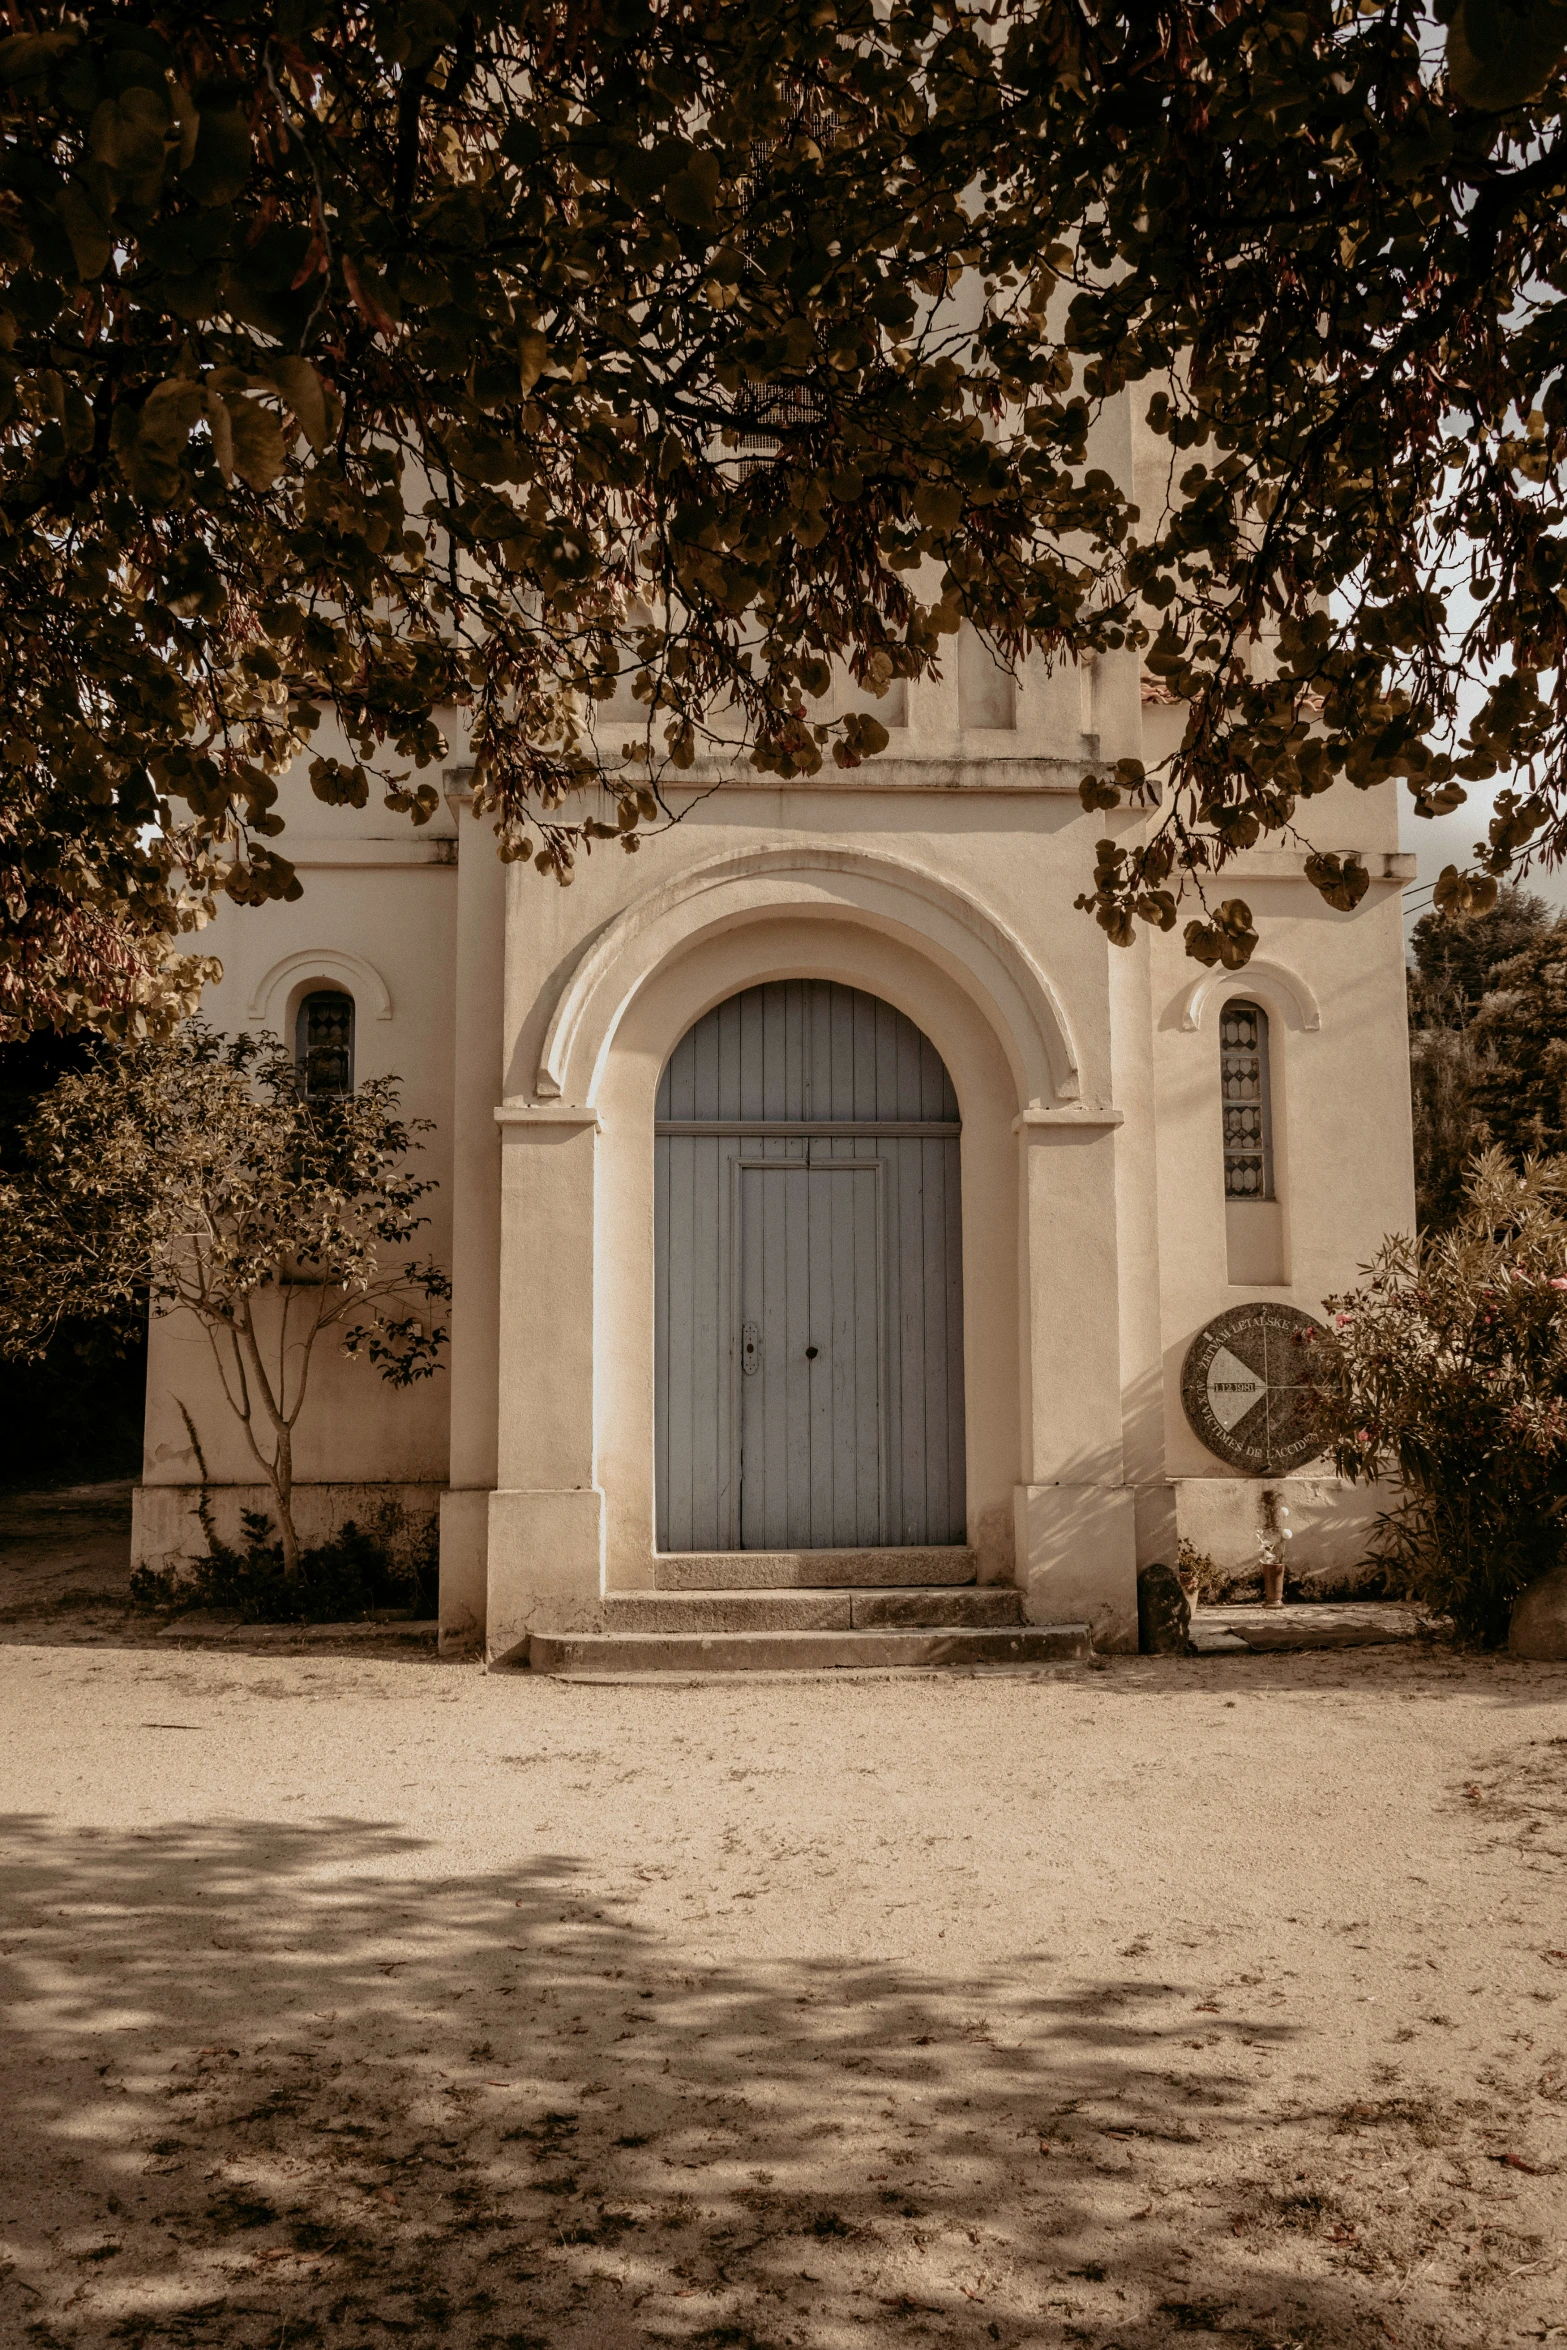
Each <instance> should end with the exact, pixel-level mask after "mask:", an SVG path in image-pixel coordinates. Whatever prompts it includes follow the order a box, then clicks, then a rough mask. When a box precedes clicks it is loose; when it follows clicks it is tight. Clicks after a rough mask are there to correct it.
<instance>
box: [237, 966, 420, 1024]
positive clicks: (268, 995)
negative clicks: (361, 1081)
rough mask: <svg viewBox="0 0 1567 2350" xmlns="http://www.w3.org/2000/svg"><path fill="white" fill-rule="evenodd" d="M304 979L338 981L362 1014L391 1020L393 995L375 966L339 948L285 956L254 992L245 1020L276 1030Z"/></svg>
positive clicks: (257, 985)
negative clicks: (295, 991) (292, 993)
mask: <svg viewBox="0 0 1567 2350" xmlns="http://www.w3.org/2000/svg"><path fill="white" fill-rule="evenodd" d="M301 979H335V980H337V982H338V983H339V985H340V986H342V987H344V988H346V989H347V991H348V993H349V994H350V995H351V996H352V997H353V999H354V1002H355V1004H356V1006H357V1007H358V1009H359V1010H360V1012H362V1013H363V1012H369V1013H370V1014H371V1015H372V1017H373V1018H375V1019H377V1020H390V1018H391V1017H392V991H391V989H390V988H389V987H388V986H387V984H386V981H385V980H384V979H383V978H382V977H381V974H380V972H379V971H378V970H377V969H376V967H375V965H374V964H373V963H367V962H366V961H365V959H364V957H363V956H362V955H345V954H343V953H342V951H341V950H340V949H339V948H337V947H323V948H321V949H320V950H319V951H317V950H316V949H314V948H311V949H310V950H308V951H307V952H305V953H302V954H297V955H285V956H284V957H283V960H282V962H281V963H274V964H273V966H272V968H271V970H270V971H269V972H268V973H267V975H266V977H265V978H264V979H261V980H258V981H257V983H256V985H255V987H254V989H253V990H252V992H251V998H250V1004H249V1007H248V1008H247V1011H246V1014H245V1017H246V1019H247V1020H253V1021H255V1022H256V1023H257V1025H258V1026H260V1027H263V1028H276V1027H277V1026H278V1023H279V1021H280V1020H281V1018H282V1016H283V1012H284V1010H285V1008H286V1007H287V1003H288V998H289V995H290V993H291V991H292V990H293V988H294V987H295V986H296V985H297V983H298V982H299V981H300V980H301Z"/></svg>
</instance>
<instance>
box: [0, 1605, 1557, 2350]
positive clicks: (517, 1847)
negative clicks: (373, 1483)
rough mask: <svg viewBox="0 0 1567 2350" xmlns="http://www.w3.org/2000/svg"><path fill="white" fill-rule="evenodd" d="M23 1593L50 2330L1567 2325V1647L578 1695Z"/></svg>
mask: <svg viewBox="0 0 1567 2350" xmlns="http://www.w3.org/2000/svg"><path fill="white" fill-rule="evenodd" d="M101 1566H102V1562H100V1563H99V1566H98V1567H94V1568H93V1569H92V1570H91V1573H92V1574H93V1575H99V1576H101ZM75 1571H76V1570H73V1572H75ZM78 1581H79V1583H80V1585H81V1587H83V1588H86V1587H89V1582H90V1577H89V1571H88V1569H87V1568H82V1569H81V1570H80V1573H79V1576H78ZM91 1587H93V1588H102V1589H104V1590H105V1592H106V1595H107V1593H108V1591H109V1590H110V1588H111V1586H110V1585H108V1584H104V1583H103V1582H102V1581H101V1580H100V1581H99V1582H98V1583H95V1584H92V1585H91ZM30 1588H31V1587H30ZM12 1591H13V1595H14V1596H15V1598H16V1601H17V1604H15V1605H13V1606H12V1607H11V1608H10V1609H8V1610H6V1611H5V1614H6V1618H7V1619H8V1620H5V1621H4V1622H0V1723H3V1725H4V1730H5V1736H4V1739H3V1742H0V1778H3V1782H4V1784H3V1789H0V1810H3V1811H4V1812H5V1814H6V1815H7V1818H6V1821H5V1834H4V1850H3V1854H0V1860H3V1885H4V1890H3V1896H0V1959H3V1972H4V1980H5V1985H6V1989H5V1998H6V2011H5V2012H6V2026H7V2029H6V2033H5V2036H4V2042H3V2047H0V2066H3V2078H0V2122H3V2128H0V2342H3V2343H4V2344H5V2345H6V2350H9V2346H10V2345H11V2344H12V2343H15V2344H16V2345H18V2350H23V2346H32V2345H36V2346H38V2350H55V2346H63V2345H80V2346H81V2350H97V2346H98V2345H100V2344H102V2345H106V2346H107V2345H111V2344H115V2345H117V2344H122V2343H125V2344H132V2345H142V2344H146V2345H149V2346H150V2345H162V2344H165V2343H168V2344H180V2345H203V2346H205V2345H211V2346H212V2350H303V2346H304V2345H308V2344H324V2345H330V2346H332V2350H338V2346H339V2345H341V2346H342V2350H386V2346H387V2345H395V2344H397V2343H398V2342H402V2341H406V2342H409V2343H411V2344H416V2345H419V2346H420V2350H422V2346H423V2345H425V2344H437V2343H449V2344H451V2345H453V2346H454V2350H457V2346H461V2350H467V2346H469V2345H472V2346H473V2350H590V2346H591V2350H619V2346H620V2345H627V2346H630V2345H634V2344H636V2345H640V2344H643V2343H648V2344H654V2343H657V2344H663V2343H671V2344H685V2343H689V2344H694V2345H703V2346H704V2350H708V2346H711V2350H720V2346H724V2345H729V2346H732V2350H748V2346H749V2350H785V2346H790V2350H840V2346H843V2350H849V2346H851V2345H852V2346H859V2345H867V2346H879V2345H882V2344H888V2345H891V2344H904V2343H908V2344H939V2343H954V2344H965V2345H967V2344H972V2345H974V2346H975V2350H982V2346H984V2345H987V2344H989V2343H991V2342H1001V2343H1008V2344H1014V2345H1023V2344H1029V2345H1050V2346H1052V2350H1054V2346H1055V2345H1058V2344H1068V2343H1084V2344H1089V2345H1093V2346H1094V2350H1149V2346H1151V2345H1155V2344H1159V2345H1163V2344H1166V2343H1173V2342H1181V2343H1184V2342H1186V2341H1187V2340H1192V2341H1193V2342H1200V2341H1202V2340H1203V2339H1217V2340H1219V2341H1221V2342H1223V2343H1226V2344H1230V2345H1249V2346H1254V2350H1264V2346H1267V2350H1284V2345H1289V2344H1293V2345H1307V2344H1310V2345H1322V2346H1323V2350H1359V2346H1360V2345H1369V2344H1378V2345H1380V2344H1383V2343H1387V2342H1392V2343H1397V2344H1404V2345H1424V2346H1428V2350H1437V2346H1445V2345H1449V2344H1451V2345H1459V2344H1463V2345H1470V2344H1474V2345H1485V2346H1486V2350H1491V2346H1493V2345H1502V2344H1508V2343H1512V2342H1515V2341H1547V2340H1550V2339H1560V2340H1567V2290H1564V2275H1567V2251H1564V2237H1567V2230H1564V2227H1563V2218H1564V2211H1563V2203H1564V2180H1567V1668H1559V1667H1551V1666H1520V1665H1513V1664H1509V1663H1507V1662H1506V1661H1505V1660H1468V1661H1465V1660H1456V1659H1451V1658H1448V1657H1445V1656H1442V1655H1440V1654H1433V1653H1431V1652H1427V1651H1422V1652H1419V1653H1412V1652H1409V1651H1404V1650H1381V1651H1377V1650H1372V1651H1363V1652H1360V1653H1351V1654H1345V1655H1323V1656H1316V1655H1313V1656H1290V1657H1277V1658H1260V1657H1222V1658H1212V1659H1196V1660H1187V1661H1175V1660H1170V1661H1164V1660H1158V1661H1156V1660H1152V1659H1148V1660H1136V1659H1127V1660H1124V1661H1117V1662H1115V1663H1114V1664H1111V1665H1107V1666H1105V1667H1103V1668H1095V1669H1091V1670H1076V1671H1072V1670H1064V1671H1059V1672H1055V1673H1041V1674H1036V1675H1016V1676H1002V1675H998V1676H992V1677H982V1678H961V1677H960V1678H953V1679H950V1680H932V1679H922V1680H915V1681H909V1682H902V1683H900V1682H897V1681H895V1680H877V1681H853V1682H834V1681H832V1680H830V1679H821V1680H800V1681H798V1682H793V1683H770V1684H768V1685H766V1686H746V1685H743V1684H736V1683H733V1682H729V1683H723V1684H715V1685H712V1686H710V1687H699V1688H684V1689H670V1688H637V1687H635V1686H629V1687H628V1686H618V1687H572V1686H563V1685H561V1684H559V1683H553V1682H550V1681H548V1680H540V1681H533V1680H531V1679H529V1678H528V1677H527V1676H525V1675H519V1676H493V1677H486V1676H485V1675H484V1674H483V1673H482V1672H480V1671H479V1670H478V1669H477V1668H476V1667H473V1666H471V1665H454V1664H440V1663H437V1662H436V1661H435V1660H434V1659H433V1658H428V1657H424V1656H395V1655H391V1654H387V1655H374V1654H368V1655H367V1654H354V1655H346V1654H345V1655H341V1656H338V1655H311V1654H302V1655H292V1654H291V1655H287V1656H252V1655H243V1654H232V1653H222V1654H213V1653H209V1652H197V1651H179V1652H176V1653H172V1654H171V1653H170V1651H169V1645H168V1644H167V1643H164V1644H163V1646H162V1648H161V1649H160V1648H158V1647H156V1646H152V1645H146V1644H138V1643H140V1642H141V1638H142V1636H141V1634H140V1633H139V1632H137V1631H136V1630H135V1629H134V1627H132V1628H130V1629H129V1630H127V1629H126V1628H125V1627H124V1626H123V1625H121V1624H120V1623H119V1619H118V1618H117V1616H116V1613H115V1610H114V1608H113V1607H111V1606H110V1604H109V1599H108V1597H107V1596H106V1597H105V1599H104V1601H103V1602H102V1603H101V1604H98V1605H97V1606H95V1607H94V1606H88V1607H84V1606H80V1605H78V1606H76V1607H74V1608H72V1607H66V1608H64V1609H61V1608H59V1607H57V1606H56V1605H55V1604H54V1602H53V1600H51V1599H50V1598H49V1596H48V1594H47V1593H46V1592H45V1591H44V1589H43V1587H42V1585H39V1586H38V1587H37V1589H36V1591H34V1594H33V1597H34V1601H35V1604H34V1605H33V1606H32V1608H31V1611H30V1612H29V1609H28V1607H27V1606H25V1605H22V1604H21V1603H20V1595H19V1594H16V1593H15V1586H14V1585H13V1586H12ZM117 1626H118V1627H119V1628H117Z"/></svg>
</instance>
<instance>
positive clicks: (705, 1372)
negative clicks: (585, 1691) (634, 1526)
mask: <svg viewBox="0 0 1567 2350" xmlns="http://www.w3.org/2000/svg"><path fill="white" fill-rule="evenodd" d="M959 1131H960V1130H959V1120H958V1105H957V1097H956V1094H955V1093H954V1091H953V1087H952V1081H951V1079H950V1077H949V1076H948V1074H947V1071H946V1068H945V1066H944V1065H943V1063H942V1060H941V1058H940V1055H939V1054H938V1053H937V1052H936V1050H935V1048H934V1046H933V1045H932V1044H931V1043H930V1042H929V1040H928V1038H926V1037H925V1036H923V1035H922V1034H921V1033H920V1031H919V1029H918V1028H916V1027H915V1026H914V1023H913V1022H912V1021H911V1020H909V1019H907V1018H905V1016H904V1015H903V1014H902V1013H901V1012H898V1011H896V1010H894V1008H893V1007H892V1005H891V1004H888V1003H884V1002H882V1001H881V1000H880V999H879V998H878V997H876V996H873V995H867V994H865V993H863V992H861V991H860V990H859V989H856V988H850V987H842V986H837V985H834V984H832V983H831V982H829V981H826V980H815V979H799V980H783V981H776V982H773V983H770V984H768V985H766V986H762V987H752V988H747V989H746V990H744V992H743V993H741V994H739V995H735V996H731V997H730V998H729V1000H728V1001H727V1002H726V1003H722V1004H720V1005H718V1006H717V1007H716V1008H715V1009H714V1010H713V1011H711V1012H709V1013H707V1014H706V1016H705V1017H704V1018H703V1019H701V1020H699V1021H698V1022H697V1023H696V1025H695V1027H693V1028H691V1029H690V1030H688V1031H687V1033H686V1035H685V1036H684V1037H683V1038H682V1039H681V1041H680V1043H679V1044H678V1045H677V1046H676V1048H675V1050H674V1052H673V1053H672V1054H671V1056H670V1058H669V1061H668V1063H667V1065H666V1067H665V1069H664V1072H663V1077H662V1080H661V1082H660V1085H659V1090H658V1099H657V1109H656V1127H655V1135H656V1141H655V1154H656V1177H655V1214H656V1226H655V1231H656V1240H655V1260H656V1262H655V1276H656V1278H655V1299H656V1322H655V1330H656V1337H655V1344H656V1355H655V1377H654V1390H655V1452H656V1479H657V1535H658V1547H659V1549H660V1550H661V1551H720V1550H784V1549H788V1550H828V1549H851V1548H861V1547H868V1546H880V1545H886V1546H892V1545H902V1544H932V1543H961V1542H963V1541H964V1540H965V1538H966V1531H967V1529H966V1523H965V1516H966V1512H965V1487H964V1419H963V1247H962V1201H961V1192H960V1172H959Z"/></svg>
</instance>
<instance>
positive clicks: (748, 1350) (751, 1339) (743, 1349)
mask: <svg viewBox="0 0 1567 2350" xmlns="http://www.w3.org/2000/svg"><path fill="white" fill-rule="evenodd" d="M761 1361H762V1333H761V1332H760V1330H758V1328H757V1326H756V1324H755V1323H754V1322H747V1324H746V1326H745V1328H744V1329H743V1330H742V1331H741V1333H740V1368H741V1370H742V1371H744V1372H745V1373H746V1374H747V1376H748V1377H750V1378H752V1379H754V1378H755V1377H756V1374H757V1372H758V1370H759V1369H760V1368H761Z"/></svg>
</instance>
